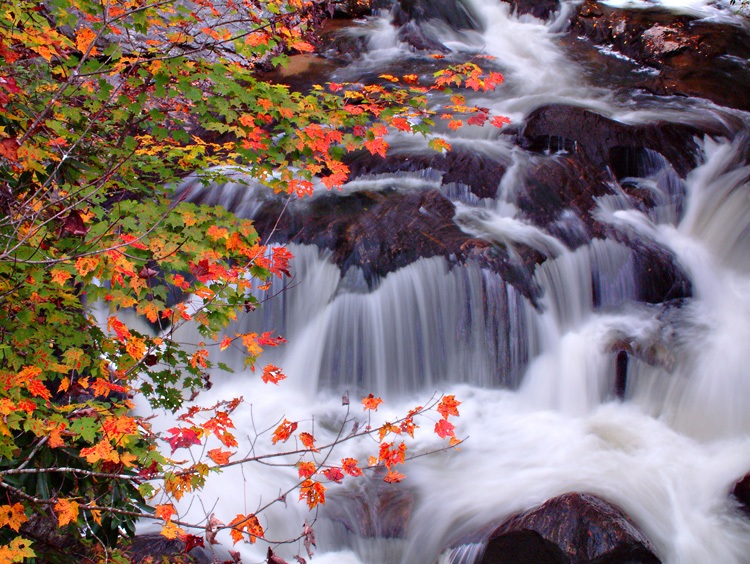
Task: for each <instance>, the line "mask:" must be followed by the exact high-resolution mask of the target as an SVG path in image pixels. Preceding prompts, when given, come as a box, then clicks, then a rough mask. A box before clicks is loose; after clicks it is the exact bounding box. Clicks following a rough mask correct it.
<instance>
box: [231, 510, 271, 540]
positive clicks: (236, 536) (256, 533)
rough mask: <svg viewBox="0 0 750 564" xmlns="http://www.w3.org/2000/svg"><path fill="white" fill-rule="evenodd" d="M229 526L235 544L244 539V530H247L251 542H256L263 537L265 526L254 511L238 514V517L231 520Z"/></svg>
mask: <svg viewBox="0 0 750 564" xmlns="http://www.w3.org/2000/svg"><path fill="white" fill-rule="evenodd" d="M229 527H231V529H232V530H231V531H229V534H230V536H231V537H232V540H233V541H234V544H237V543H238V542H240V541H241V540H242V532H243V530H244V531H245V532H247V534H248V536H249V538H250V542H251V543H253V542H255V541H256V540H257V539H258V538H263V534H264V533H263V527H261V525H260V522H259V521H258V518H257V517H256V516H255V514H253V513H251V514H249V515H242V514H238V515H237V517H235V518H234V519H232V520H231V521H230V522H229Z"/></svg>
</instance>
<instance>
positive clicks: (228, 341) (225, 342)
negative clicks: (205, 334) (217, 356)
mask: <svg viewBox="0 0 750 564" xmlns="http://www.w3.org/2000/svg"><path fill="white" fill-rule="evenodd" d="M231 344H232V339H231V338H230V337H226V336H225V337H224V338H223V339H222V340H221V343H220V344H219V349H220V350H222V351H223V350H225V349H227V348H228V347H229V345H231Z"/></svg>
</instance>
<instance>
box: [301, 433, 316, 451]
mask: <svg viewBox="0 0 750 564" xmlns="http://www.w3.org/2000/svg"><path fill="white" fill-rule="evenodd" d="M299 439H300V441H302V444H303V445H305V448H306V449H308V450H312V451H315V452H317V451H318V449H317V448H315V439H314V438H313V436H312V435H311V434H310V433H300V434H299Z"/></svg>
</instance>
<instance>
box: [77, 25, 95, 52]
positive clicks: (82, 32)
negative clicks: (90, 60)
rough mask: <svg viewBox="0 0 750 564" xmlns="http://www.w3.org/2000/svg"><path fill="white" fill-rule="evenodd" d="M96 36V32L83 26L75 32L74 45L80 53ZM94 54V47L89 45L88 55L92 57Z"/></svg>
mask: <svg viewBox="0 0 750 564" xmlns="http://www.w3.org/2000/svg"><path fill="white" fill-rule="evenodd" d="M95 38H96V34H95V33H94V32H93V31H91V30H90V29H89V28H87V27H83V28H81V29H79V30H78V32H77V33H76V47H77V48H78V50H79V51H80V52H81V53H86V51H88V49H89V46H90V45H91V43H92V42H93V41H94V39H95ZM94 55H96V47H91V51H90V52H89V56H91V57H93V56H94Z"/></svg>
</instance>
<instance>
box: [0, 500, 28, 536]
mask: <svg viewBox="0 0 750 564" xmlns="http://www.w3.org/2000/svg"><path fill="white" fill-rule="evenodd" d="M28 520H29V518H28V517H26V514H25V513H24V507H23V505H21V504H20V503H14V504H13V505H2V506H0V527H5V526H6V525H7V526H8V527H10V528H11V529H13V530H14V531H16V532H18V530H19V528H20V527H21V525H23V524H24V523H26V522H27V521H28Z"/></svg>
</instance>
